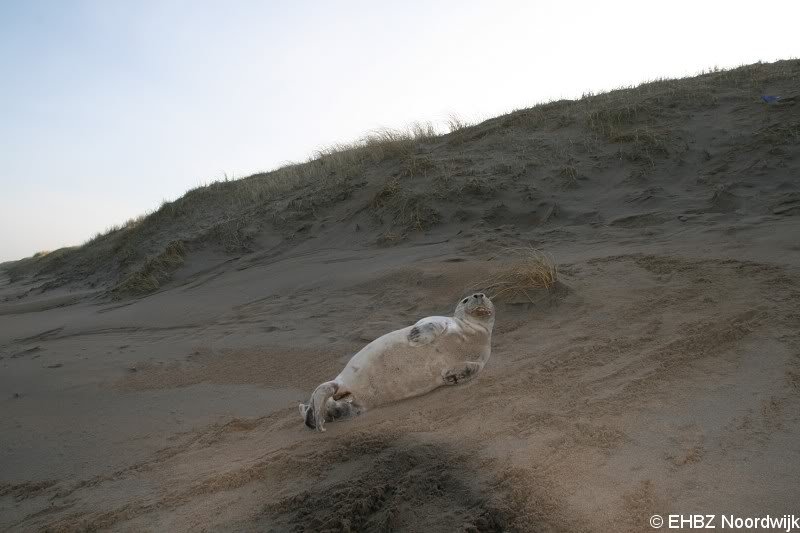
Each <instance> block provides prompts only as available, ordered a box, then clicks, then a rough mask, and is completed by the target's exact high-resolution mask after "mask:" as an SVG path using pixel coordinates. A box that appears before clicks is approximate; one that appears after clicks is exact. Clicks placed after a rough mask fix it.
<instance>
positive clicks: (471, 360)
mask: <svg viewBox="0 0 800 533" xmlns="http://www.w3.org/2000/svg"><path fill="white" fill-rule="evenodd" d="M494 316H495V311H494V305H493V304H492V302H491V300H490V299H489V298H488V297H487V296H486V295H485V294H483V293H475V294H473V295H471V296H468V297H466V298H464V299H462V300H461V301H460V302H458V305H457V306H456V310H455V312H454V313H453V316H452V317H444V316H430V317H427V318H423V319H422V320H420V321H419V322H417V323H416V324H414V325H413V326H408V327H405V328H403V329H398V330H396V331H392V332H391V333H387V334H386V335H383V336H382V337H379V338H377V339H375V340H374V341H372V342H370V343H369V344H367V345H366V346H365V347H364V348H362V349H361V351H359V352H358V353H357V354H355V355H354V356H353V357H352V358H351V359H350V361H349V362H348V363H347V365H346V366H345V367H344V370H342V371H341V373H340V374H339V375H338V376H336V378H335V379H333V380H332V381H326V382H325V383H322V384H321V385H319V386H318V387H317V388H316V389H315V390H314V392H313V393H312V394H311V400H310V401H309V402H308V403H307V404H303V403H301V404H300V405H299V407H300V415H301V416H302V417H303V420H304V421H305V424H306V426H308V427H310V428H312V429H317V430H319V431H325V427H324V426H325V422H330V421H333V420H343V419H346V418H350V417H353V416H356V415H359V414H361V413H363V412H364V411H366V410H367V409H369V408H371V407H375V406H378V405H383V404H387V403H391V402H396V401H398V400H402V399H405V398H411V397H413V396H419V395H420V394H425V393H427V392H430V391H432V390H434V389H436V388H438V387H441V386H444V385H457V384H459V383H464V382H466V381H469V380H470V379H472V378H473V377H475V374H477V373H478V372H479V371H480V370H481V369H482V368H483V365H485V364H486V361H487V360H488V359H489V356H490V355H491V353H492V328H493V327H494Z"/></svg>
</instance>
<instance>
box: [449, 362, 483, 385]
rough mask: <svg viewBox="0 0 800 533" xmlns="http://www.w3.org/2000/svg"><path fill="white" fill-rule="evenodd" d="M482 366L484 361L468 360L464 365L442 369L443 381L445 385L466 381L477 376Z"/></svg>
mask: <svg viewBox="0 0 800 533" xmlns="http://www.w3.org/2000/svg"><path fill="white" fill-rule="evenodd" d="M482 368H483V364H482V363H475V362H472V361H468V362H466V363H464V364H463V365H460V366H456V367H454V368H449V369H445V370H442V381H443V382H444V384H445V385H458V384H459V383H466V382H467V381H469V380H471V379H472V378H473V377H475V374H477V373H478V372H480V370H481V369H482Z"/></svg>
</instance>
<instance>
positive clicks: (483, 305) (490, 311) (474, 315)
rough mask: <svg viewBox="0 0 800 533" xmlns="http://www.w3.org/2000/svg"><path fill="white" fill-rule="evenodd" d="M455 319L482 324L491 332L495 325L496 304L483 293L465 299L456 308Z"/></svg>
mask: <svg viewBox="0 0 800 533" xmlns="http://www.w3.org/2000/svg"><path fill="white" fill-rule="evenodd" d="M453 315H454V316H455V318H460V319H461V320H464V321H467V322H473V323H478V324H481V325H482V326H484V327H486V328H487V329H489V330H490V331H491V329H492V326H493V325H494V304H493V303H492V301H491V300H490V299H489V297H488V296H486V295H485V294H483V293H482V292H476V293H475V294H472V295H470V296H467V297H466V298H463V299H462V300H461V301H460V302H458V305H457V306H456V312H455V313H454V314H453Z"/></svg>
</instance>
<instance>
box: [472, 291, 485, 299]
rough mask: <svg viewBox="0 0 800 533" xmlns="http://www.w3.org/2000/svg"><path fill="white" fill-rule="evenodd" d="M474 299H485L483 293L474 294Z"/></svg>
mask: <svg viewBox="0 0 800 533" xmlns="http://www.w3.org/2000/svg"><path fill="white" fill-rule="evenodd" d="M472 297H473V298H483V293H482V292H479V293H476V294H473V295H472Z"/></svg>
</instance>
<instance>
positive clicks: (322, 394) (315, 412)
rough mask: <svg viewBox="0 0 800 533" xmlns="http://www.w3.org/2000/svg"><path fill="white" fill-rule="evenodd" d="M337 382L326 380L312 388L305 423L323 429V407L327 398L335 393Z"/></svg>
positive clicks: (337, 388) (324, 407) (337, 387)
mask: <svg viewBox="0 0 800 533" xmlns="http://www.w3.org/2000/svg"><path fill="white" fill-rule="evenodd" d="M338 390H339V384H338V383H336V382H335V381H326V382H325V383H323V384H321V385H320V386H318V387H317V388H316V389H314V392H313V393H312V394H311V402H309V404H308V409H307V410H306V413H305V420H306V425H307V426H308V427H310V428H315V429H317V430H318V431H325V427H324V426H325V409H326V404H327V403H328V398H330V397H331V396H333V395H334V394H336V392H337V391H338Z"/></svg>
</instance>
